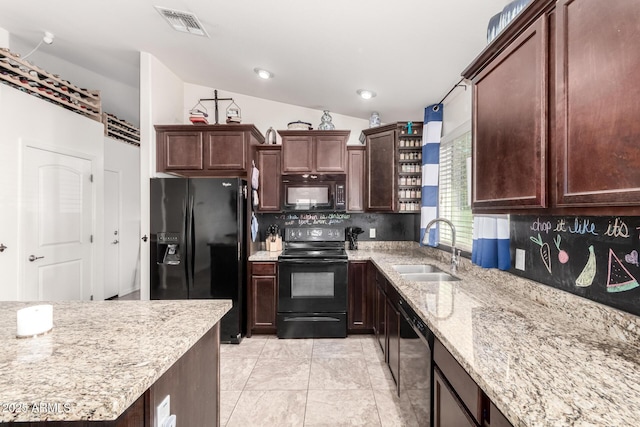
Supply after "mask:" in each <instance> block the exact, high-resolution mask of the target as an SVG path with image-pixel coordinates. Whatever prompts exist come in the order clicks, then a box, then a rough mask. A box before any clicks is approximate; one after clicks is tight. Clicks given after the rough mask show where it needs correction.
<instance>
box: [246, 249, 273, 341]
mask: <svg viewBox="0 0 640 427" xmlns="http://www.w3.org/2000/svg"><path fill="white" fill-rule="evenodd" d="M249 265H250V276H249V277H250V279H249V289H248V295H247V301H248V306H249V307H248V322H247V324H248V327H247V336H248V337H251V335H252V334H253V333H257V334H261V333H262V334H275V333H276V314H277V311H278V308H277V301H278V276H277V264H276V263H275V262H251V263H249Z"/></svg>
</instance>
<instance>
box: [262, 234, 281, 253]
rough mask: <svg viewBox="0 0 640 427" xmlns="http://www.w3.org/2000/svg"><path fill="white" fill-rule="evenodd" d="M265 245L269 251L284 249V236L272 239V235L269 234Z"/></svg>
mask: <svg viewBox="0 0 640 427" xmlns="http://www.w3.org/2000/svg"><path fill="white" fill-rule="evenodd" d="M265 247H266V248H267V251H269V252H278V251H281V250H282V237H280V236H276V238H275V240H274V241H272V240H271V237H270V236H267V240H266V241H265Z"/></svg>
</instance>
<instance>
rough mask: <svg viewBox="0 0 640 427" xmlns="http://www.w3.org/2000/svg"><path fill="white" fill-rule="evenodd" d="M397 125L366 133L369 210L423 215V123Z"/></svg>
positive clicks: (366, 204)
mask: <svg viewBox="0 0 640 427" xmlns="http://www.w3.org/2000/svg"><path fill="white" fill-rule="evenodd" d="M407 123H408V122H397V123H393V124H389V125H385V126H380V127H377V128H371V129H365V130H363V131H362V135H361V137H360V139H361V141H362V142H365V143H366V146H367V148H366V158H365V159H366V167H365V173H366V179H365V210H366V211H368V212H400V213H418V212H420V200H421V191H422V122H413V124H412V128H411V131H410V132H409V129H408V127H407Z"/></svg>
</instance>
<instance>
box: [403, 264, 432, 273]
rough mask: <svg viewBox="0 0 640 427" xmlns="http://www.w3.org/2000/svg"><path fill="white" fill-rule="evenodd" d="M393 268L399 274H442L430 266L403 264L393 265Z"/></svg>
mask: <svg viewBox="0 0 640 427" xmlns="http://www.w3.org/2000/svg"><path fill="white" fill-rule="evenodd" d="M393 268H394V269H395V270H396V271H397V272H398V273H400V274H411V273H437V272H442V270H440V269H439V268H438V267H435V266H433V265H430V264H403V265H394V266H393Z"/></svg>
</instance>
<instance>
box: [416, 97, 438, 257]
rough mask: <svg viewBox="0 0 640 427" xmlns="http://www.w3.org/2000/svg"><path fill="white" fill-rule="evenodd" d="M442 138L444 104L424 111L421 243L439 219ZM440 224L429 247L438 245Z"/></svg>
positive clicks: (436, 227) (434, 231)
mask: <svg viewBox="0 0 640 427" xmlns="http://www.w3.org/2000/svg"><path fill="white" fill-rule="evenodd" d="M441 136H442V104H433V105H429V106H428V107H427V108H425V109H424V124H423V128H422V206H421V209H420V242H422V241H423V238H424V233H425V227H426V225H427V224H428V223H429V221H431V220H433V219H436V218H437V217H438V175H439V172H440V137H441ZM437 233H438V224H436V226H435V227H432V228H431V229H430V230H429V241H428V244H429V246H436V245H437V244H438V235H437Z"/></svg>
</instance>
